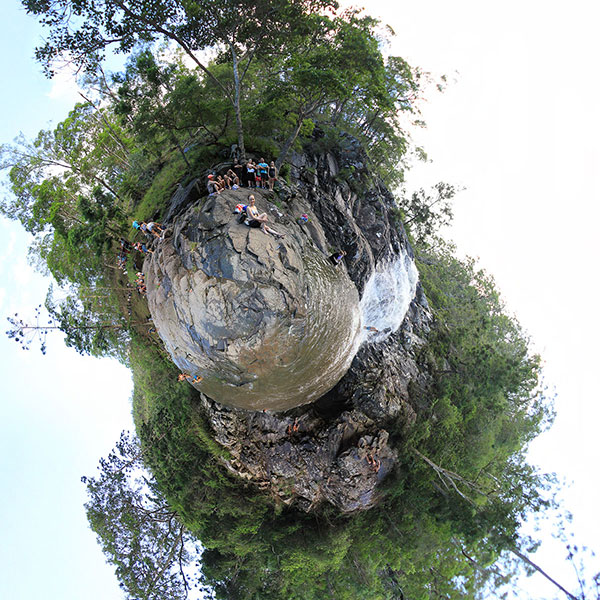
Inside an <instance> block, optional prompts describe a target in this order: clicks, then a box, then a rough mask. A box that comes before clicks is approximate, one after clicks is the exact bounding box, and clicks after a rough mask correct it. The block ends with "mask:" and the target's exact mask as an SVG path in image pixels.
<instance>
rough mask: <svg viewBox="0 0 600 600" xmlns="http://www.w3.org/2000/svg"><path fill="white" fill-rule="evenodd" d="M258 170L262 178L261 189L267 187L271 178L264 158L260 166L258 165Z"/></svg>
mask: <svg viewBox="0 0 600 600" xmlns="http://www.w3.org/2000/svg"><path fill="white" fill-rule="evenodd" d="M256 167H257V169H258V174H259V176H260V181H261V183H260V186H259V187H261V188H266V187H267V180H268V178H269V165H268V164H267V163H266V162H265V159H264V158H261V159H260V162H259V163H258V165H256Z"/></svg>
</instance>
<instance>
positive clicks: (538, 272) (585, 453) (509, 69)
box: [0, 0, 600, 600]
mask: <svg viewBox="0 0 600 600" xmlns="http://www.w3.org/2000/svg"><path fill="white" fill-rule="evenodd" d="M368 6H369V12H371V13H373V14H375V15H378V16H381V17H382V18H383V20H384V21H385V22H387V23H389V24H390V25H392V27H393V29H394V30H395V33H396V36H395V38H394V40H393V42H392V46H391V48H390V51H391V52H392V53H393V54H399V55H401V56H403V57H404V58H406V59H407V60H408V61H409V62H410V63H411V64H413V65H418V66H420V67H421V68H422V69H423V70H425V71H429V72H431V73H432V74H433V75H434V76H439V75H441V74H446V75H447V77H448V81H449V85H448V87H447V89H446V91H445V92H444V93H443V94H440V93H437V92H436V91H435V90H434V89H432V90H430V92H429V93H428V94H427V97H426V98H425V99H424V100H423V107H422V111H423V118H424V120H425V121H426V122H427V128H426V129H424V130H415V131H414V132H413V137H414V139H415V142H416V143H418V144H420V145H423V146H424V147H425V149H426V151H427V153H428V155H429V157H430V159H431V162H430V163H428V164H420V165H416V166H415V167H414V168H413V170H412V171H411V173H410V174H409V176H408V178H407V188H408V189H409V190H410V189H414V188H418V187H421V186H423V185H430V184H433V183H436V182H437V181H440V180H442V181H447V182H449V183H453V184H456V185H462V186H465V188H466V189H465V191H463V192H461V193H460V194H459V196H458V197H457V198H456V201H455V220H454V224H453V226H452V228H451V230H450V231H449V232H448V233H449V235H450V236H451V237H452V238H453V239H454V240H455V242H456V244H457V246H458V249H459V252H461V253H463V254H468V255H471V256H477V257H479V264H480V265H481V266H482V267H484V268H485V269H486V270H487V271H489V272H490V273H492V274H493V275H494V277H495V279H496V282H497V285H498V287H499V289H500V290H501V292H502V294H503V297H504V299H505V301H506V304H507V308H508V310H509V311H510V312H512V313H514V314H515V315H516V316H517V318H518V319H519V321H520V322H521V324H522V325H523V326H524V328H525V329H526V331H527V332H528V333H529V335H530V336H531V339H532V344H533V347H534V348H535V350H536V351H538V352H539V353H540V354H541V355H542V358H543V361H544V374H545V383H546V384H547V385H548V386H549V388H550V390H555V392H556V410H557V419H556V423H555V426H554V427H553V428H552V430H551V431H550V432H548V433H547V434H544V435H543V436H541V438H540V439H539V440H537V441H536V442H535V443H534V444H533V445H532V447H531V450H530V460H532V461H534V462H535V463H536V464H539V465H540V467H541V468H542V469H544V470H547V471H556V472H557V473H558V475H559V476H560V477H561V478H563V479H565V480H566V481H567V485H566V487H565V490H564V493H563V494H562V496H563V498H564V504H565V507H566V508H567V509H568V510H570V511H571V512H572V513H573V515H574V520H573V530H574V531H575V533H576V535H577V540H578V541H579V543H584V544H587V545H590V546H592V547H594V544H595V545H596V549H597V550H600V548H598V541H599V540H600V518H599V517H598V514H597V510H596V506H597V505H598V500H599V493H598V489H597V482H596V481H595V477H594V475H595V473H597V472H598V468H597V465H598V463H599V462H600V451H599V449H598V444H597V443H596V438H597V423H598V422H599V417H600V404H599V402H598V400H599V398H598V391H597V385H596V381H595V379H596V372H597V366H596V365H597V362H598V358H599V357H598V351H597V347H598V340H599V339H600V317H599V312H598V311H597V309H596V300H597V297H598V296H597V292H598V284H597V281H596V274H597V273H598V268H597V260H598V251H597V247H596V243H597V239H598V236H597V235H596V231H595V230H596V227H597V223H598V217H599V214H598V213H599V211H600V208H599V202H598V200H599V198H598V191H599V187H600V186H599V178H600V168H599V167H600V164H599V163H600V147H599V141H598V140H600V112H599V110H598V104H597V98H598V96H599V92H600V89H599V88H600V83H598V80H597V78H596V71H597V64H596V61H597V59H598V57H599V56H600V52H599V50H600V48H599V47H598V46H599V42H598V39H599V38H598V35H597V31H596V29H597V23H598V16H599V15H598V14H597V13H598V10H599V9H597V8H596V7H595V5H594V3H592V2H590V1H583V0H574V1H570V2H568V3H567V2H557V1H544V2H542V1H538V0H521V1H519V2H517V1H516V0H505V1H504V2H502V3H486V2H481V1H480V0H479V1H475V0H454V1H453V2H446V1H444V0H420V1H419V2H410V3H409V2H402V3H400V2H394V3H392V2H383V1H371V2H369V3H368ZM0 17H1V19H0V23H2V25H1V27H2V35H1V36H0V47H1V56H2V59H1V61H0V69H1V71H0V72H1V77H2V81H3V83H4V89H5V93H4V94H2V96H1V97H0V105H1V107H0V114H1V115H2V119H0V143H6V142H9V141H10V140H12V139H13V138H14V137H15V136H16V135H17V134H18V133H19V132H20V131H22V132H23V133H24V134H25V135H27V136H29V137H31V136H33V135H35V134H36V133H37V131H38V130H39V129H41V128H45V127H47V126H48V124H49V122H52V123H54V124H56V123H57V122H59V121H60V120H61V119H62V118H63V117H64V116H66V114H67V111H68V110H69V108H70V107H71V106H72V104H73V103H74V102H75V101H77V96H76V88H75V87H74V85H73V84H72V82H70V81H69V79H68V78H67V77H59V78H58V79H56V80H53V81H48V80H46V79H44V77H43V75H42V73H41V70H40V68H39V66H38V65H37V64H36V63H35V62H34V59H33V49H34V47H35V45H36V44H39V43H40V41H41V36H42V33H41V31H40V29H39V28H38V27H37V25H36V23H35V22H34V21H33V19H30V18H29V17H27V16H26V15H25V14H24V12H23V11H22V9H21V8H20V6H19V3H18V2H17V0H3V2H2V4H1V6H0ZM0 239H1V240H2V242H3V243H2V244H0V320H1V321H2V322H4V323H6V321H5V320H4V319H5V316H8V315H11V314H14V313H15V312H18V313H19V315H20V316H22V317H24V318H27V317H29V316H31V315H32V314H33V309H34V307H35V306H37V305H38V304H40V303H43V301H44V298H45V293H46V288H47V285H48V282H47V280H45V279H44V278H42V277H41V276H40V275H39V274H37V273H34V272H33V271H32V270H31V268H30V267H28V265H27V262H26V248H27V243H28V240H27V235H26V234H25V233H24V232H22V231H21V230H20V229H19V227H18V226H17V225H16V224H15V223H11V222H8V221H6V220H5V219H0ZM2 331H4V330H2ZM48 346H49V351H48V354H47V355H46V356H42V355H41V354H40V353H39V351H38V350H37V348H35V347H34V348H32V349H31V350H30V351H28V352H24V351H22V350H21V349H20V348H19V347H18V346H17V345H16V344H15V342H14V341H12V340H8V339H7V338H6V337H5V336H3V335H2V336H0V356H1V358H2V360H0V381H2V384H1V388H0V389H1V393H0V397H1V401H0V410H1V411H2V412H1V416H2V418H1V419H0V428H1V430H0V450H1V452H0V531H2V541H3V544H2V545H1V547H0V557H1V558H0V565H2V576H1V577H0V597H2V598H10V599H11V600H33V599H36V600H37V599H38V598H42V597H43V598H45V599H49V600H53V599H59V598H60V600H80V599H81V598H82V597H85V598H86V600H96V599H98V600H100V599H102V600H113V599H114V600H118V599H120V598H121V597H122V596H121V593H120V591H119V589H118V585H117V583H116V579H115V578H114V576H113V574H112V568H111V567H110V566H108V565H106V564H105V563H104V558H103V555H102V553H101V550H100V548H99V547H98V546H97V544H96V541H95V537H94V534H93V533H92V532H91V531H90V530H89V528H88V526H87V522H86V519H85V513H84V509H83V503H84V502H85V491H84V486H83V484H82V483H81V482H80V478H81V476H82V475H90V474H93V473H94V470H95V468H96V465H97V462H98V459H99V458H100V457H101V456H106V454H108V452H109V451H110V449H111V448H112V447H113V446H114V443H115V442H116V441H117V439H118V436H119V433H120V431H121V430H123V429H131V428H132V421H131V402H130V397H131V391H132V390H131V388H132V384H131V377H130V375H129V373H128V371H127V370H126V369H125V368H124V367H122V366H121V365H118V364H117V363H115V362H114V361H108V360H98V359H92V358H89V357H81V356H79V355H77V354H76V353H75V352H73V351H71V350H70V349H67V348H65V347H64V346H63V344H62V343H61V340H60V338H59V337H54V338H52V339H49V344H48ZM551 530H552V524H551V523H549V524H547V525H545V527H544V531H543V532H542V536H543V539H544V544H543V546H542V549H541V550H540V552H538V553H537V554H536V558H539V562H540V564H542V565H543V566H544V567H546V568H547V569H548V570H549V571H550V572H553V573H556V572H559V573H560V574H561V575H564V577H565V578H566V579H567V581H568V582H570V581H572V573H569V572H567V571H566V570H565V568H564V549H562V548H561V547H560V546H556V545H554V546H553V545H552V542H551V540H550V541H546V540H548V539H549V538H550V534H551ZM588 566H589V567H590V568H589V570H590V571H592V570H594V571H597V570H599V569H600V566H599V565H597V564H596V565H592V564H590V565H588ZM594 567H595V568H594ZM532 581H533V582H534V583H533V584H532V583H531V582H526V583H524V584H523V585H524V587H525V588H526V589H527V590H528V593H529V595H530V596H531V597H532V598H552V597H554V595H555V594H554V592H553V591H552V590H551V589H550V588H545V587H544V584H543V583H542V582H537V581H535V580H532Z"/></svg>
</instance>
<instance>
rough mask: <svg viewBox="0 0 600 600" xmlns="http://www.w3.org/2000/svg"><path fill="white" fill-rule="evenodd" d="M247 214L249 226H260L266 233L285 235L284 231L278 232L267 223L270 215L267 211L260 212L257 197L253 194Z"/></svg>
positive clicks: (249, 197)
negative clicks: (257, 206)
mask: <svg viewBox="0 0 600 600" xmlns="http://www.w3.org/2000/svg"><path fill="white" fill-rule="evenodd" d="M246 214H247V215H248V226H249V227H257V228H258V227H260V228H261V229H262V230H263V231H264V232H265V233H270V234H271V235H274V236H275V237H279V238H282V237H285V235H284V234H283V233H277V231H275V230H274V229H271V228H270V227H269V226H268V225H267V221H268V220H269V216H268V215H267V213H259V212H258V208H256V199H255V198H254V195H253V194H250V196H248V206H246Z"/></svg>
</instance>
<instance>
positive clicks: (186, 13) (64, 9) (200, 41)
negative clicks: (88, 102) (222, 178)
mask: <svg viewBox="0 0 600 600" xmlns="http://www.w3.org/2000/svg"><path fill="white" fill-rule="evenodd" d="M22 3H23V6H24V7H25V8H26V10H27V12H28V13H31V14H34V15H36V16H38V17H39V19H40V22H41V23H42V25H44V26H46V27H48V28H49V30H50V36H49V39H48V41H47V42H46V43H45V44H44V45H43V46H41V47H39V48H38V49H37V50H36V57H37V59H38V60H39V61H40V62H41V63H42V65H43V66H44V70H45V72H46V74H47V75H49V76H52V75H53V74H54V69H55V63H56V60H57V59H60V58H66V59H68V60H69V61H71V62H73V63H74V64H75V65H76V66H77V67H78V68H84V69H86V70H92V71H93V70H95V69H96V68H97V66H98V64H100V63H101V62H102V60H103V58H104V53H105V51H106V49H107V48H108V47H111V46H114V47H116V49H117V51H119V52H123V53H128V52H130V51H131V50H132V49H133V48H134V46H135V45H136V44H137V43H139V42H146V43H147V42H152V41H153V40H156V39H163V40H169V41H171V42H173V43H175V44H177V45H178V46H179V47H180V48H181V49H182V50H183V51H184V52H185V53H186V54H187V55H188V56H189V57H190V58H191V59H192V60H193V61H194V63H195V64H196V65H197V67H198V68H199V69H200V70H201V71H202V72H203V73H204V74H205V75H206V76H207V77H208V78H209V79H210V80H211V81H212V82H213V83H214V85H215V86H216V87H217V88H218V89H220V90H221V92H222V94H223V96H224V98H225V99H226V100H227V101H228V102H230V103H231V105H232V106H233V107H234V111H235V115H236V126H237V132H238V145H239V147H240V150H241V152H242V155H243V154H244V147H245V146H244V134H243V123H242V119H241V103H242V94H243V84H244V79H245V76H246V73H247V72H248V68H249V66H250V64H251V63H252V61H253V60H254V59H255V57H257V56H259V55H260V54H263V53H273V52H280V51H281V50H282V49H283V48H284V47H285V44H286V43H288V41H289V40H290V38H291V37H293V36H294V35H297V34H304V33H305V30H306V27H307V24H308V23H309V22H310V14H311V13H312V12H315V11H323V10H326V9H335V8H337V2H335V0H274V1H273V0H257V1H256V2H251V3H249V2H245V1H243V0H210V1H209V0H161V1H160V2H155V1H153V0H143V1H141V2H138V1H134V0H99V1H98V0H77V1H75V0H54V1H53V2H51V3H50V2H48V1H47V0H22ZM223 47H224V48H225V49H226V51H227V52H228V54H230V56H231V61H232V68H233V83H232V85H227V84H225V83H223V82H222V81H221V80H220V79H219V78H217V77H216V76H215V75H214V73H213V72H212V70H211V68H210V67H209V66H208V65H207V64H206V63H205V62H204V61H202V60H201V59H200V58H199V57H198V54H197V52H198V51H200V50H206V49H210V48H213V49H217V50H218V49H221V48H223Z"/></svg>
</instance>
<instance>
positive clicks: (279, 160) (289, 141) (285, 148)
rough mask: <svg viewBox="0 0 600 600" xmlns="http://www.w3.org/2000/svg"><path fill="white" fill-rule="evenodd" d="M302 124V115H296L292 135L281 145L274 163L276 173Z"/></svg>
mask: <svg viewBox="0 0 600 600" xmlns="http://www.w3.org/2000/svg"><path fill="white" fill-rule="evenodd" d="M303 123H304V115H303V114H302V113H300V114H299V115H298V119H297V121H296V127H294V131H292V133H291V134H290V136H289V137H288V139H287V140H286V141H285V143H284V144H283V148H282V149H281V153H280V154H279V156H278V157H277V160H276V161H275V167H276V168H277V171H279V170H280V169H281V165H282V164H283V161H284V160H285V159H286V157H287V155H288V152H289V151H290V148H291V147H292V144H293V143H294V142H295V141H296V138H297V137H298V134H299V133H300V128H301V127H302V124H303Z"/></svg>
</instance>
